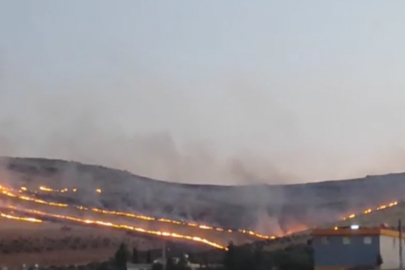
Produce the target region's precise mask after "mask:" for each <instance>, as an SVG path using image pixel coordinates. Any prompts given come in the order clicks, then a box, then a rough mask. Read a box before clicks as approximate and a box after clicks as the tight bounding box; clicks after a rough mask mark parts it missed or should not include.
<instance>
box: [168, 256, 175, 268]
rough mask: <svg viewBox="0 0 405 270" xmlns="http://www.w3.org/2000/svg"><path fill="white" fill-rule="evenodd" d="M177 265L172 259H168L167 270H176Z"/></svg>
mask: <svg viewBox="0 0 405 270" xmlns="http://www.w3.org/2000/svg"><path fill="white" fill-rule="evenodd" d="M175 269H176V264H175V263H174V261H173V258H172V257H168V258H167V261H166V270H175Z"/></svg>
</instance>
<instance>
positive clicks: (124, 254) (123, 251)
mask: <svg viewBox="0 0 405 270" xmlns="http://www.w3.org/2000/svg"><path fill="white" fill-rule="evenodd" d="M114 259H115V260H114V261H115V265H116V266H117V269H118V270H127V262H128V260H129V251H128V248H127V246H126V245H125V244H124V243H122V244H121V245H120V247H119V248H118V250H117V252H115V258H114Z"/></svg>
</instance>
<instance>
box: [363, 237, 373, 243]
mask: <svg viewBox="0 0 405 270" xmlns="http://www.w3.org/2000/svg"><path fill="white" fill-rule="evenodd" d="M363 242H364V244H366V245H370V244H371V243H372V238H371V237H370V236H365V237H364V238H363Z"/></svg>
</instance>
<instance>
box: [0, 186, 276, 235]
mask: <svg viewBox="0 0 405 270" xmlns="http://www.w3.org/2000/svg"><path fill="white" fill-rule="evenodd" d="M39 188H40V190H43V191H47V192H51V191H55V190H54V189H51V188H48V187H45V186H40V187H39ZM1 189H2V191H1V193H3V194H4V195H6V196H9V197H15V198H18V199H22V200H25V201H31V202H35V203H40V204H45V205H50V206H56V207H64V208H66V207H69V205H68V204H63V203H56V202H47V201H44V200H40V199H36V198H32V197H28V196H20V195H15V194H13V193H11V192H10V191H11V189H6V188H4V187H1V186H0V190H1ZM20 190H26V187H22V188H21V189H20ZM73 190H74V192H75V190H76V189H73ZM96 191H97V192H99V193H101V189H97V190H96ZM75 207H76V208H77V209H79V210H83V211H93V212H96V213H101V214H108V215H116V216H124V217H129V218H136V219H142V220H146V221H160V222H165V223H172V224H177V225H185V226H189V227H197V228H200V229H203V230H217V231H221V232H228V233H233V232H234V231H233V230H225V229H222V228H214V227H212V226H209V225H203V224H196V223H187V222H180V221H177V220H171V219H165V218H154V217H149V216H144V215H136V214H131V213H125V212H119V211H110V210H103V209H98V208H87V207H85V206H75ZM236 231H237V232H239V233H243V234H248V235H250V236H254V237H257V238H261V239H274V238H275V236H267V235H263V234H259V233H256V232H253V231H247V230H236Z"/></svg>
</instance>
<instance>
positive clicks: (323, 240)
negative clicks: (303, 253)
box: [321, 236, 329, 245]
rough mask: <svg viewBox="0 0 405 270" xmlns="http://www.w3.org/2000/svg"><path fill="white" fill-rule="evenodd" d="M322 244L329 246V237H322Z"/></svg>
mask: <svg viewBox="0 0 405 270" xmlns="http://www.w3.org/2000/svg"><path fill="white" fill-rule="evenodd" d="M321 243H322V244H324V245H327V244H329V239H328V237H325V236H324V237H322V238H321Z"/></svg>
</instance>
